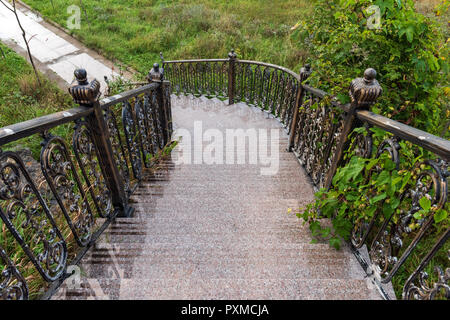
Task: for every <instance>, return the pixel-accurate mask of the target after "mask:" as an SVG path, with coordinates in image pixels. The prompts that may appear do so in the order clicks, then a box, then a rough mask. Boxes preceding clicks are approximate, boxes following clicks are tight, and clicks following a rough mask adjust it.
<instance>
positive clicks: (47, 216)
mask: <svg viewBox="0 0 450 320" xmlns="http://www.w3.org/2000/svg"><path fill="white" fill-rule="evenodd" d="M0 200H3V204H4V205H3V206H2V208H1V209H0V217H1V219H2V220H3V222H4V223H5V225H6V227H7V228H8V230H9V231H10V232H11V234H12V235H13V236H14V238H15V239H16V240H17V242H18V243H19V244H20V245H21V247H22V248H23V250H24V252H25V253H26V254H27V256H28V258H29V259H30V260H31V262H32V263H33V264H34V266H35V267H36V269H37V270H38V271H39V273H40V274H41V275H42V277H43V278H44V279H45V280H46V281H54V280H56V279H58V278H59V277H60V276H61V275H62V274H63V272H64V270H65V267H66V260H67V247H66V242H65V240H64V238H63V236H62V235H61V232H60V230H59V229H58V227H57V226H56V223H55V221H54V220H53V217H52V215H51V213H50V210H49V209H48V207H47V204H46V203H45V202H44V200H43V199H42V196H41V195H40V193H39V191H38V189H37V187H36V185H35V184H34V182H33V181H32V179H31V177H30V175H29V174H28V172H27V170H26V169H25V166H24V164H23V162H22V160H21V159H20V157H19V156H17V154H15V153H14V152H10V151H8V152H4V153H2V154H0Z"/></svg>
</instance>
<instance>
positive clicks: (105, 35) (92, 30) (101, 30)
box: [25, 0, 310, 72]
mask: <svg viewBox="0 0 450 320" xmlns="http://www.w3.org/2000/svg"><path fill="white" fill-rule="evenodd" d="M25 2H26V3H27V4H29V5H31V6H32V7H33V8H35V9H37V10H39V11H40V12H41V14H42V15H44V16H45V17H48V18H50V19H51V20H53V21H55V22H57V23H58V24H60V25H61V26H63V27H66V26H67V23H66V21H67V18H68V17H69V16H70V14H68V13H67V10H66V8H67V7H68V6H69V5H71V4H73V3H74V2H73V1H71V0H54V1H53V3H54V6H55V9H53V7H52V5H51V2H50V1H42V0H26V1H25ZM308 3H309V1H305V0H197V1H195V2H194V1H189V0H178V1H163V0H134V1H130V0H104V1H91V0H84V1H83V6H84V8H85V9H86V13H87V17H88V20H87V19H86V15H85V14H84V11H83V10H82V11H81V29H80V30H73V33H74V34H75V35H77V36H78V37H80V38H81V39H82V40H83V42H84V43H85V44H86V45H87V46H89V47H91V48H94V49H96V50H97V51H99V52H101V53H102V54H103V55H105V56H106V57H108V58H110V59H117V60H119V61H121V62H123V63H125V64H127V65H130V66H131V67H133V68H135V69H137V70H139V71H141V72H147V71H148V70H149V69H150V68H151V66H152V64H153V62H155V61H159V52H161V51H162V52H163V53H164V57H165V58H166V59H167V60H171V59H178V58H184V59H189V58H221V57H224V58H225V57H226V56H227V53H228V52H229V50H230V49H231V48H235V50H236V51H237V52H238V54H239V57H241V58H246V59H255V60H260V61H267V62H271V63H275V64H280V65H283V66H286V67H290V68H294V67H298V66H299V65H300V60H301V59H300V58H301V57H302V56H303V55H304V52H302V50H300V49H299V48H296V47H294V46H293V45H292V43H291V42H290V41H289V30H290V28H291V27H292V26H293V25H295V24H296V23H297V21H298V20H299V19H300V17H301V15H302V14H303V13H304V12H305V10H308V8H309V7H310V4H308ZM76 4H78V2H76Z"/></svg>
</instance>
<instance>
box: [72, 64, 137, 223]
mask: <svg viewBox="0 0 450 320" xmlns="http://www.w3.org/2000/svg"><path fill="white" fill-rule="evenodd" d="M74 74H75V78H76V82H75V83H73V84H72V85H71V86H70V87H69V93H70V94H71V95H72V97H73V99H74V101H75V102H76V103H78V104H80V105H84V106H87V107H91V108H93V110H94V112H93V113H91V114H90V115H89V116H87V117H86V122H87V126H88V127H89V130H90V132H91V134H92V141H93V143H94V145H95V147H96V149H97V150H98V154H99V159H98V161H99V165H100V167H101V169H102V172H103V174H104V175H105V181H106V184H107V186H108V188H109V190H110V191H111V196H112V202H113V205H114V208H117V209H119V210H120V212H119V214H118V216H119V217H130V216H131V214H132V213H133V211H134V209H133V208H132V207H130V206H128V200H127V197H126V195H125V191H124V183H123V179H122V177H121V176H120V173H119V170H118V169H117V167H116V164H115V161H114V156H113V150H112V146H111V143H110V136H109V130H108V126H107V124H106V121H105V119H104V117H103V112H102V108H101V106H100V102H99V98H100V83H99V82H98V81H97V80H96V79H94V80H93V81H91V82H90V83H89V82H88V81H87V73H86V70H84V69H77V70H75V72H74Z"/></svg>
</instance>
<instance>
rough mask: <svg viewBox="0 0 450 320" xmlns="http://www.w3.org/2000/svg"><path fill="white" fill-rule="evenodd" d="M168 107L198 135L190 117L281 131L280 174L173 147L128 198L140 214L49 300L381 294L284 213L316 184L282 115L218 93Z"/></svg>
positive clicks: (121, 224)
mask: <svg viewBox="0 0 450 320" xmlns="http://www.w3.org/2000/svg"><path fill="white" fill-rule="evenodd" d="M172 105H173V106H172V113H173V119H174V127H175V128H184V129H187V131H188V132H190V133H191V134H192V135H193V123H194V121H202V125H203V130H206V129H209V128H214V129H219V130H222V131H223V130H225V128H242V129H244V130H245V129H247V128H257V129H270V128H279V129H281V131H280V139H279V140H280V141H279V152H280V156H279V172H278V174H277V175H273V176H263V175H260V165H251V164H242V165H237V164H235V165H227V164H223V165H217V164H216V165H206V164H177V160H178V159H179V156H180V155H181V151H180V149H181V145H179V146H177V147H176V148H175V149H174V150H173V152H172V154H171V157H170V158H168V159H166V160H164V161H162V162H161V163H160V164H159V165H158V168H156V169H155V170H154V172H149V173H148V174H147V176H146V178H145V179H144V181H143V183H142V184H141V186H140V187H139V188H138V189H137V191H136V192H135V193H134V195H133V196H132V198H131V201H132V202H133V206H134V207H135V208H136V211H135V215H134V217H132V218H118V219H116V221H115V222H114V223H113V224H112V225H111V226H110V227H109V228H108V230H107V231H106V232H105V233H104V234H103V236H102V238H101V239H100V240H99V241H98V242H97V244H96V245H95V247H93V248H92V249H91V250H90V251H89V252H88V254H87V255H86V256H85V257H84V258H83V260H82V262H81V264H80V267H81V284H80V285H79V286H75V287H74V288H71V286H70V283H68V281H66V282H65V283H64V284H63V285H62V286H61V288H60V289H59V291H58V292H57V293H56V294H55V295H54V296H53V299H380V296H379V294H378V293H377V291H376V290H375V289H369V286H368V281H366V279H365V273H364V272H363V270H362V269H361V267H360V265H359V263H358V262H357V260H356V259H355V257H354V256H353V254H352V253H351V251H350V249H349V248H348V247H347V246H344V248H343V249H341V250H340V251H336V250H335V249H332V248H330V247H329V245H328V244H327V243H318V244H311V243H310V241H311V236H310V232H309V230H308V228H307V226H302V223H301V220H300V219H298V218H297V217H296V216H295V215H294V214H293V213H290V214H288V213H287V210H288V208H294V209H295V208H299V207H302V206H305V205H306V204H307V203H309V202H310V201H311V200H312V199H313V194H314V190H313V188H312V186H311V183H310V182H309V179H308V177H307V176H306V174H305V173H304V170H303V168H302V167H301V165H300V164H299V163H298V161H297V160H296V158H295V156H294V155H293V154H291V153H288V152H287V151H286V147H287V142H288V141H287V139H288V136H287V134H286V133H285V131H284V129H282V127H281V125H280V124H279V123H278V121H277V120H275V119H270V116H269V115H268V114H267V113H265V112H263V111H261V110H259V109H256V108H252V107H248V106H246V105H244V104H236V105H232V106H227V105H226V104H225V103H223V102H222V101H220V100H217V99H211V100H208V99H206V98H192V97H189V96H188V97H184V96H182V97H180V98H178V97H175V96H174V97H173V98H172ZM184 138H186V137H184ZM203 144H204V145H206V144H207V143H203ZM195 147H196V144H195V142H194V143H193V145H192V149H194V148H195ZM246 151H248V148H247V149H246Z"/></svg>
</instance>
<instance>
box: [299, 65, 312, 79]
mask: <svg viewBox="0 0 450 320" xmlns="http://www.w3.org/2000/svg"><path fill="white" fill-rule="evenodd" d="M311 73H312V70H311V65H310V64H305V66H304V67H302V68H300V82H303V81H305V80H306V79H308V78H309V76H310V75H311Z"/></svg>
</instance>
